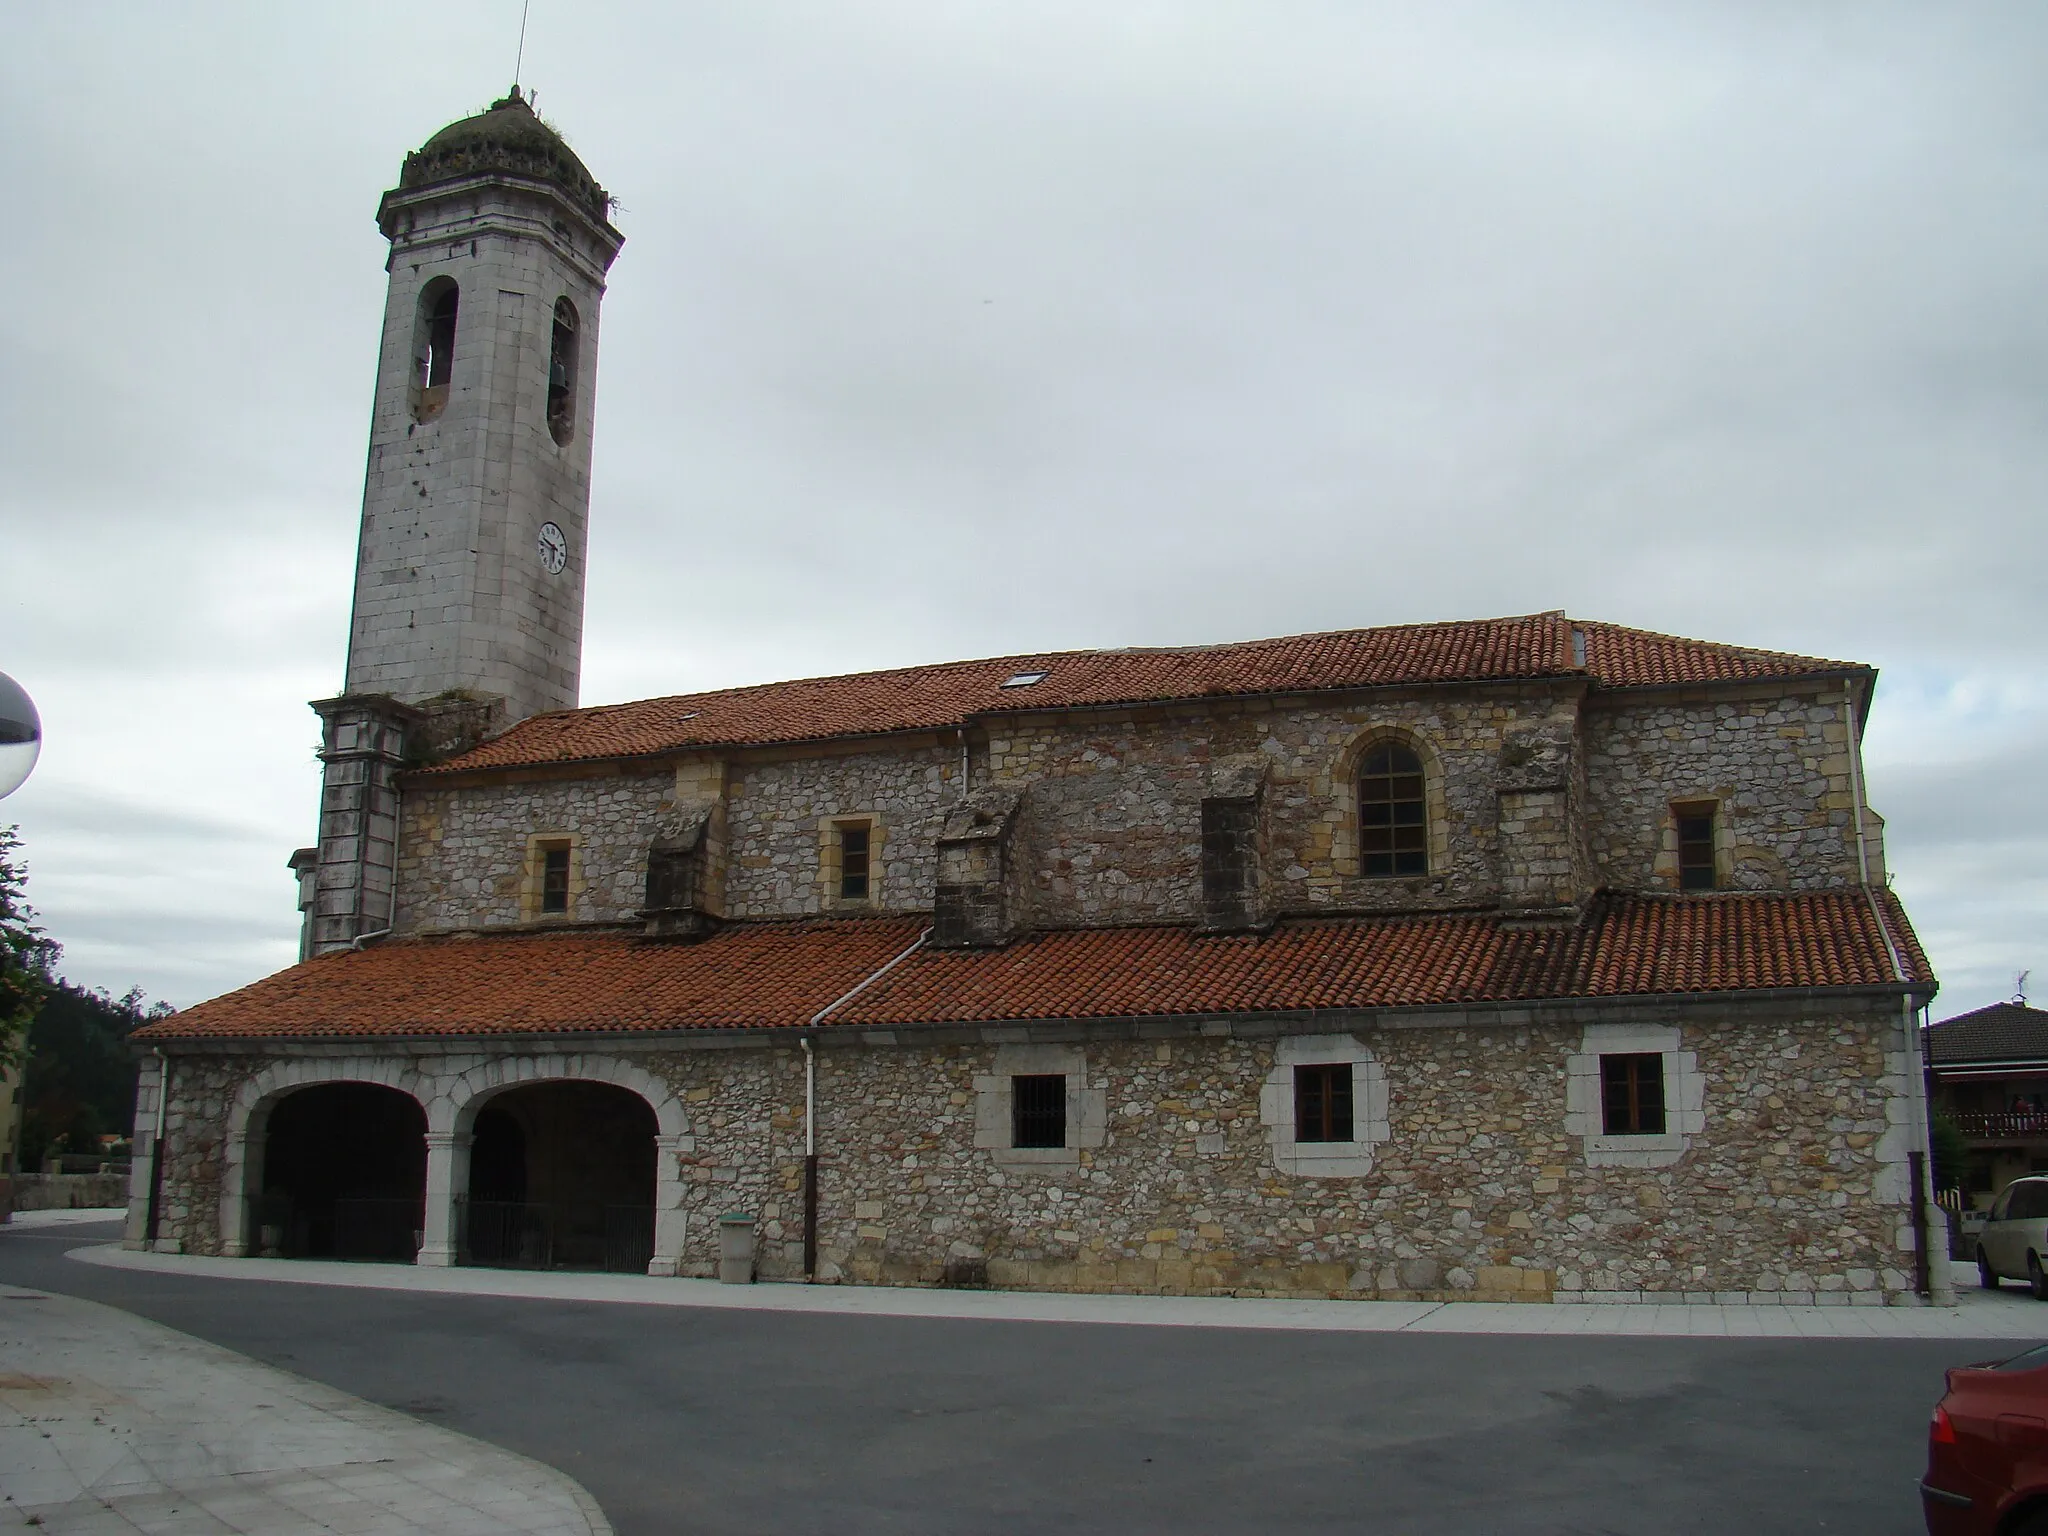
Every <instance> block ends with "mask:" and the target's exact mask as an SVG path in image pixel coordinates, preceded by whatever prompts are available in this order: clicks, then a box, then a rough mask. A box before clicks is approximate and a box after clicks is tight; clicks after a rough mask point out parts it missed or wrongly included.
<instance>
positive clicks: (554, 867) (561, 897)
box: [540, 843, 569, 917]
mask: <svg viewBox="0 0 2048 1536" xmlns="http://www.w3.org/2000/svg"><path fill="white" fill-rule="evenodd" d="M540 910H541V915H542V916H543V917H557V916H563V915H566V914H567V912H568V910H569V845H568V844H567V843H552V844H546V845H543V846H542V848H541V863H540Z"/></svg>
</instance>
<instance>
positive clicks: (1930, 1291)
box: [1842, 683, 1956, 1306]
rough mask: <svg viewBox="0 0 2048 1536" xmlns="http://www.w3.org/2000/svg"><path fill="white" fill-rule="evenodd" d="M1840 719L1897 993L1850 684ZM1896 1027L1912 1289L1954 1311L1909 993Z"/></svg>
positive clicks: (1866, 867)
mask: <svg viewBox="0 0 2048 1536" xmlns="http://www.w3.org/2000/svg"><path fill="white" fill-rule="evenodd" d="M1842 713H1843V716H1844V719H1845V722H1846V725H1847V731H1848V735H1847V739H1846V740H1845V741H1844V742H1843V743H1842V746H1843V750H1844V751H1846V752H1847V753H1848V754H1849V802H1850V813H1851V814H1852V815H1853V816H1854V817H1855V818H1856V873H1857V877H1858V879H1859V881H1860V883H1861V884H1862V886H1863V899H1864V900H1865V901H1867V902H1869V903H1870V915H1871V918H1872V919H1873V920H1874V921H1875V922H1876V923H1877V932H1878V936H1879V937H1880V938H1882V939H1883V940H1884V951H1885V956H1886V958H1887V959H1888V960H1890V962H1891V968H1892V979H1893V980H1894V981H1896V982H1897V983H1898V984H1899V985H1900V986H1901V987H1907V986H1910V985H1911V983H1910V982H1909V981H1908V980H1907V979H1906V967H1905V964H1904V962H1903V961H1901V960H1900V958H1899V946H1898V945H1897V943H1895V942H1894V941H1893V939H1892V930H1891V924H1890V923H1888V922H1886V921H1885V916H1884V907H1883V904H1882V903H1880V902H1879V901H1878V899H1877V890H1876V888H1875V887H1874V886H1873V885H1872V884H1871V883H1870V848H1869V844H1868V841H1867V834H1866V831H1865V827H1864V801H1863V750H1862V743H1861V741H1860V740H1859V739H1858V737H1857V733H1856V686H1855V684H1853V683H1850V684H1847V685H1846V686H1844V688H1843V689H1842ZM1899 1027H1900V1029H1901V1030H1902V1031H1903V1033H1904V1036H1905V1049H1906V1050H1907V1052H1908V1053H1910V1060H1909V1063H1908V1066H1907V1070H1906V1103H1907V1111H1908V1114H1909V1115H1910V1117H1911V1121H1910V1123H1911V1126H1912V1130H1911V1133H1910V1135H1909V1137H1908V1143H1907V1152H1906V1169H1907V1178H1908V1181H1909V1187H1910V1194H1909V1197H1908V1204H1907V1209H1908V1211H1909V1212H1910V1213H1911V1221H1912V1227H1913V1271H1914V1273H1913V1280H1914V1289H1915V1290H1917V1291H1918V1292H1919V1293H1920V1294H1921V1295H1922V1296H1925V1297H1926V1298H1927V1299H1928V1301H1929V1302H1931V1303H1933V1304H1934V1305H1936V1306H1954V1305H1955V1299H1956V1296H1955V1284H1954V1282H1953V1281H1952V1280H1951V1279H1950V1278H1949V1273H1948V1244H1947V1243H1946V1242H1945V1241H1944V1242H1942V1243H1941V1244H1939V1245H1937V1244H1936V1243H1935V1241H1934V1212H1935V1211H1936V1209H1938V1207H1937V1206H1936V1204H1935V1201H1934V1169H1933V1167H1932V1163H1933V1157H1932V1149H1931V1146H1930V1142H1929V1137H1928V1130H1927V1070H1926V1062H1925V1060H1924V1059H1923V1055H1922V1051H1923V1045H1922V1036H1921V1031H1920V1028H1919V1025H1918V1024H1917V1022H1916V1021H1915V1019H1914V1008H1913V998H1912V994H1911V993H1910V992H1902V993H1900V995H1899ZM1947 1229H1948V1224H1947V1222H1946V1221H1944V1222H1943V1223H1942V1235H1943V1237H1944V1238H1945V1237H1946V1236H1947Z"/></svg>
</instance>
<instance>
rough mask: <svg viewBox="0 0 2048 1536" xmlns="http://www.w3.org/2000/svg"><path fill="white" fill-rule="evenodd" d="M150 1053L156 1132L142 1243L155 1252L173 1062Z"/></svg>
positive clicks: (152, 1139)
mask: <svg viewBox="0 0 2048 1536" xmlns="http://www.w3.org/2000/svg"><path fill="white" fill-rule="evenodd" d="M150 1054H151V1055H153V1056H155V1057H156V1129H155V1131H153V1132H152V1133H151V1135H150V1138H149V1213H148V1215H147V1217H146V1218H145V1219H144V1223H143V1228H142V1240H143V1246H144V1247H146V1248H149V1249H152V1250H153V1249H154V1248H155V1247H156V1243H157V1225H158V1220H159V1212H160V1211H161V1210H162V1208H163V1198H164V1126H165V1123H166V1122H167V1121H168V1120H169V1118H170V1110H171V1059H170V1057H168V1056H166V1055H165V1054H164V1053H163V1052H162V1051H152V1052H151V1053H150Z"/></svg>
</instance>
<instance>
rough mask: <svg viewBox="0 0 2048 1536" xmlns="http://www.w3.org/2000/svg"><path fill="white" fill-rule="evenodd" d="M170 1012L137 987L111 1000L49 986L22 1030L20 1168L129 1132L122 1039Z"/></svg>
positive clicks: (63, 984) (129, 1075)
mask: <svg viewBox="0 0 2048 1536" xmlns="http://www.w3.org/2000/svg"><path fill="white" fill-rule="evenodd" d="M170 1012H171V1006H170V1004H168V1003H157V1004H155V1005H154V1006H148V1005H145V1004H144V1002H143V998H142V989H141V988H139V987H138V988H136V989H135V990H134V991H131V992H130V993H129V994H128V995H127V996H126V997H119V998H117V997H111V996H109V995H108V994H107V993H105V992H103V991H100V990H99V989H97V988H91V989H88V988H85V987H78V986H73V985H72V984H71V983H70V982H68V981H64V980H62V979H59V980H58V981H56V982H55V983H54V984H53V985H52V986H51V988H50V993H49V996H48V997H47V998H46V999H45V1000H44V1002H43V1006H42V1008H41V1009H40V1010H39V1011H38V1012H37V1014H36V1018H35V1023H34V1024H32V1025H31V1026H30V1027H29V1032H28V1092H27V1095H26V1097H25V1100H24V1102H23V1106H22V1126H21V1165H22V1166H23V1167H24V1168H33V1167H35V1166H37V1165H38V1164H39V1163H40V1162H41V1161H42V1160H43V1155H44V1153H46V1152H52V1151H67V1152H92V1151H94V1150H96V1149H97V1147H98V1144H99V1138H100V1136H101V1134H102V1133H107V1132H111V1133H113V1134H115V1135H120V1136H126V1135H127V1134H128V1133H129V1130H130V1128H131V1127H132V1126H133V1125H134V1122H135V1057H134V1055H133V1054H132V1053H131V1052H130V1050H129V1048H128V1036H129V1034H130V1033H131V1032H132V1031H133V1030H135V1029H137V1028H138V1027H140V1026H141V1025H144V1024H147V1023H148V1022H149V1021H150V1020H151V1019H160V1018H162V1017H164V1015H166V1014H168V1013H170Z"/></svg>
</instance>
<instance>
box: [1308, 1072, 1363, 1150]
mask: <svg viewBox="0 0 2048 1536" xmlns="http://www.w3.org/2000/svg"><path fill="white" fill-rule="evenodd" d="M1294 1139H1295V1140H1296V1141H1297V1142H1304V1141H1349V1140H1351V1063H1350V1062H1348V1061H1331V1062H1317V1063H1315V1064H1314V1065H1312V1066H1305V1067H1296V1068H1295V1069H1294Z"/></svg>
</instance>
